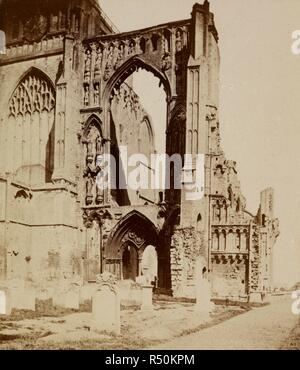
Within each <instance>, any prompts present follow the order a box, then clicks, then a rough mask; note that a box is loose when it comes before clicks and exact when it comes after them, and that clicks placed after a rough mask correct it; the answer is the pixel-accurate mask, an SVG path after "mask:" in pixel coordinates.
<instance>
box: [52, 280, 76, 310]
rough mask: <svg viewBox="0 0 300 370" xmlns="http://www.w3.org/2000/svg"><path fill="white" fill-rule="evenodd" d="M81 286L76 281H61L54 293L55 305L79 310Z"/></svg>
mask: <svg viewBox="0 0 300 370" xmlns="http://www.w3.org/2000/svg"><path fill="white" fill-rule="evenodd" d="M79 300H80V286H79V285H77V284H76V283H61V285H60V288H59V289H58V290H57V292H56V293H55V294H54V295H53V306H55V307H63V308H70V309H73V310H79Z"/></svg>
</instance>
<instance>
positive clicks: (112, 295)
mask: <svg viewBox="0 0 300 370" xmlns="http://www.w3.org/2000/svg"><path fill="white" fill-rule="evenodd" d="M96 283H97V286H96V289H95V292H94V295H93V301H92V313H93V314H92V324H91V330H93V331H95V332H106V333H112V334H116V335H119V334H120V333H121V324H120V298H119V292H118V288H117V279H116V277H115V276H114V275H113V274H111V273H109V272H104V273H103V274H101V275H98V276H97V280H96Z"/></svg>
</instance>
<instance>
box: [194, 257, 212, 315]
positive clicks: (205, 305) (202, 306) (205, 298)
mask: <svg viewBox="0 0 300 370" xmlns="http://www.w3.org/2000/svg"><path fill="white" fill-rule="evenodd" d="M195 288H196V310H197V311H198V312H199V313H201V314H203V315H205V316H208V315H209V312H210V310H211V301H210V300H211V287H210V282H209V280H208V277H207V270H206V267H205V263H204V262H203V259H202V258H199V259H198V260H197V261H196V265H195Z"/></svg>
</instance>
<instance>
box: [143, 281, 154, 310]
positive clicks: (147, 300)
mask: <svg viewBox="0 0 300 370" xmlns="http://www.w3.org/2000/svg"><path fill="white" fill-rule="evenodd" d="M152 295H153V286H152V285H143V286H142V306H141V310H143V311H144V310H153V303H152Z"/></svg>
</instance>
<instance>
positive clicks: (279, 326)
mask: <svg viewBox="0 0 300 370" xmlns="http://www.w3.org/2000/svg"><path fill="white" fill-rule="evenodd" d="M291 303H292V300H291V298H290V297H289V296H285V297H274V298H273V299H272V302H271V305H270V306H266V307H263V308H256V309H253V310H251V311H249V312H247V313H245V314H243V315H240V316H236V317H234V318H232V319H230V320H228V321H225V322H223V323H221V324H219V325H216V326H214V327H211V328H208V329H204V330H202V331H201V332H198V333H196V334H191V335H188V336H185V337H182V338H179V339H176V340H174V341H171V342H167V343H165V344H163V345H160V346H157V347H156V348H155V349H169V350H173V349H174V350H175V349H181V350H185V349H191V350H197V349H211V350H213V349H279V348H280V347H281V346H282V344H283V343H284V342H285V341H286V340H287V338H288V337H289V334H290V332H291V331H292V329H293V328H294V327H295V326H296V324H297V321H298V317H297V316H295V315H293V314H292V312H291Z"/></svg>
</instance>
